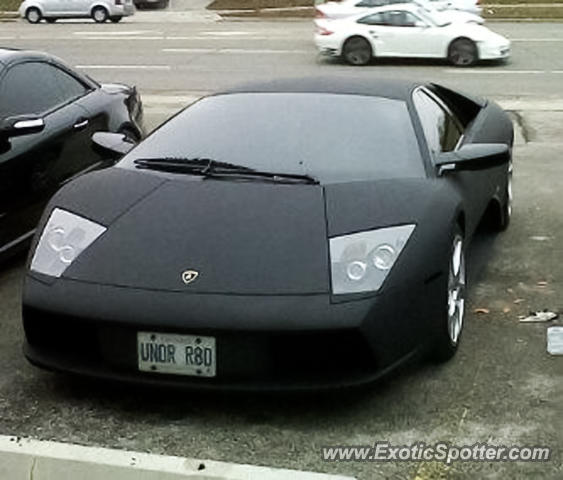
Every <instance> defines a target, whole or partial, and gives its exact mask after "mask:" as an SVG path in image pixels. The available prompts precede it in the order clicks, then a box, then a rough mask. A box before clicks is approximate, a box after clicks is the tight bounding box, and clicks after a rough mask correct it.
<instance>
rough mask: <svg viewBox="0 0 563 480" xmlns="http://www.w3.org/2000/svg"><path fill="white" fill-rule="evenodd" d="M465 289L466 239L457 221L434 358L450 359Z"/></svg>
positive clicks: (459, 327)
mask: <svg viewBox="0 0 563 480" xmlns="http://www.w3.org/2000/svg"><path fill="white" fill-rule="evenodd" d="M465 290H466V274H465V241H464V237H463V232H462V231H461V228H459V226H457V225H456V227H455V228H454V230H453V234H452V238H451V242H450V251H449V261H448V275H447V285H446V296H445V298H446V302H445V305H444V307H443V314H442V317H441V320H440V325H439V327H438V328H439V330H438V335H437V337H436V342H435V344H434V349H433V351H432V357H433V359H434V360H436V361H438V362H445V361H446V360H449V359H450V358H452V357H453V356H454V355H455V353H456V352H457V348H458V345H459V340H460V337H461V332H462V330H463V320H464V316H465Z"/></svg>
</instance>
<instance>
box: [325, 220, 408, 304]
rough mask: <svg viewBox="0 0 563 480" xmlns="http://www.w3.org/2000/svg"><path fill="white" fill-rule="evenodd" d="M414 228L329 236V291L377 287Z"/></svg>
mask: <svg viewBox="0 0 563 480" xmlns="http://www.w3.org/2000/svg"><path fill="white" fill-rule="evenodd" d="M414 228H415V225H400V226H396V227H388V228H379V229H377V230H369V231H366V232H359V233H352V234H350V235H342V236H340V237H334V238H331V239H330V240H329V242H330V267H331V278H332V293H333V294H335V295H338V294H346V293H360V292H375V291H377V290H379V288H380V287H381V285H383V282H384V281H385V278H386V277H387V275H388V273H389V271H390V270H391V268H393V265H394V264H395V262H396V261H397V258H399V255H400V254H401V251H402V250H403V248H404V247H405V245H406V244H407V241H408V240H409V238H410V236H411V234H412V232H413V231H414Z"/></svg>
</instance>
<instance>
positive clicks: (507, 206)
mask: <svg viewBox="0 0 563 480" xmlns="http://www.w3.org/2000/svg"><path fill="white" fill-rule="evenodd" d="M512 170H513V167H512V158H511V159H510V161H509V162H508V172H507V178H506V187H505V190H504V195H503V197H504V198H503V202H502V205H501V209H500V210H501V211H500V219H499V222H498V226H497V230H498V231H500V232H502V231H504V230H506V229H507V228H508V226H509V225H510V219H511V217H512V202H513V200H514V196H513V192H512Z"/></svg>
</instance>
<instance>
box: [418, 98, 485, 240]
mask: <svg viewBox="0 0 563 480" xmlns="http://www.w3.org/2000/svg"><path fill="white" fill-rule="evenodd" d="M413 103H414V106H415V108H416V111H417V114H418V117H419V119H420V122H421V124H422V129H423V131H424V136H425V138H426V143H427V146H428V149H429V150H430V158H431V160H432V161H435V160H436V158H437V156H438V155H439V154H440V153H442V152H448V151H452V150H455V149H457V148H459V147H460V146H461V144H462V143H463V135H464V132H463V127H462V126H461V123H460V122H459V121H458V120H457V118H455V116H454V114H453V113H452V112H451V111H450V110H449V109H448V107H447V106H446V105H445V104H444V103H443V102H442V101H441V100H440V99H439V98H438V97H437V96H435V95H434V94H433V93H431V92H428V91H427V90H425V89H422V88H420V89H417V90H416V91H415V92H414V93H413ZM444 178H445V179H446V181H448V182H451V183H452V184H453V185H454V187H455V188H457V189H458V190H459V191H460V193H461V194H462V196H463V198H464V200H465V204H464V208H465V213H466V231H467V232H473V231H474V229H475V228H476V226H477V223H478V222H479V220H480V218H481V215H482V213H483V212H484V211H485V209H486V207H487V204H488V202H489V199H490V198H491V197H492V196H493V193H494V190H495V188H496V182H495V177H494V176H491V174H490V171H489V170H487V169H482V170H474V171H457V172H455V173H452V174H446V176H444Z"/></svg>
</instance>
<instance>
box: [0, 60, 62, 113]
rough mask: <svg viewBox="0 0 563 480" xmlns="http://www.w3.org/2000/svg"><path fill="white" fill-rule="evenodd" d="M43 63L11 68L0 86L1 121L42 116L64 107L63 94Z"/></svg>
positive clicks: (24, 64)
mask: <svg viewBox="0 0 563 480" xmlns="http://www.w3.org/2000/svg"><path fill="white" fill-rule="evenodd" d="M51 70H52V68H51V67H49V65H46V64H43V63H36V62H34V63H22V64H18V65H15V66H14V67H12V68H10V69H9V70H8V72H7V73H6V75H5V76H4V78H3V80H2V84H1V85H0V117H5V116H11V115H24V114H37V115H39V114H42V113H45V112H46V111H48V110H51V109H52V108H54V107H56V106H57V105H59V104H60V103H61V96H60V90H59V88H58V87H57V84H56V83H55V78H54V76H53V75H52V74H51Z"/></svg>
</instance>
